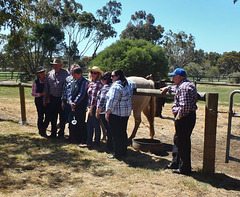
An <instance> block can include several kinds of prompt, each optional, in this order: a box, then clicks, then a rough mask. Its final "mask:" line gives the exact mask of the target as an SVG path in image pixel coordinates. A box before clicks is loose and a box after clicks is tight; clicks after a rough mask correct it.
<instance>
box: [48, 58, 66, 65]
mask: <svg viewBox="0 0 240 197" xmlns="http://www.w3.org/2000/svg"><path fill="white" fill-rule="evenodd" d="M50 64H61V65H63V63H62V60H60V59H57V58H55V59H54V60H53V62H50Z"/></svg>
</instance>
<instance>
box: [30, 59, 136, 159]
mask: <svg viewBox="0 0 240 197" xmlns="http://www.w3.org/2000/svg"><path fill="white" fill-rule="evenodd" d="M51 64H52V65H53V69H52V70H51V71H50V72H49V73H48V74H47V75H46V73H45V69H44V68H43V67H40V68H39V69H38V71H37V79H36V80H35V81H34V83H33V86H32V96H34V97H35V105H36V108H37V112H38V121H37V126H38V130H39V134H40V135H41V136H43V137H49V138H63V137H64V130H65V124H66V123H68V125H69V138H68V141H69V142H71V143H78V144H79V146H80V147H88V148H89V147H92V146H100V138H101V128H100V121H101V122H102V123H103V125H104V128H105V129H106V131H107V149H108V151H111V152H113V155H111V156H109V157H110V158H117V159H121V158H122V157H125V156H127V144H128V142H127V123H128V118H129V116H130V114H131V110H132V105H131V97H132V94H133V89H134V88H136V84H135V83H134V82H132V81H129V80H127V79H126V77H125V76H124V73H123V71H122V70H114V71H112V72H109V71H108V72H105V73H104V72H103V71H102V70H101V69H100V68H99V67H97V66H93V67H92V68H90V69H89V77H88V79H86V78H85V77H84V76H83V71H82V69H81V67H80V66H79V65H77V64H73V65H72V66H71V70H70V72H68V71H67V70H65V69H63V68H62V66H63V64H62V62H61V60H59V59H54V61H53V62H52V63H51ZM86 115H87V121H86ZM58 116H59V120H60V121H59V122H60V123H59V125H60V128H59V131H58V132H57V120H58ZM49 123H51V135H50V136H47V134H46V130H47V127H48V125H49ZM93 137H94V139H93Z"/></svg>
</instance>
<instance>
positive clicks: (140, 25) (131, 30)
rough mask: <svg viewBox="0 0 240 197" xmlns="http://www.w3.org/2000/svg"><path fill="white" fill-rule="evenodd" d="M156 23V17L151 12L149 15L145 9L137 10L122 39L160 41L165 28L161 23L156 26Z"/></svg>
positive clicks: (154, 42) (153, 42)
mask: <svg viewBox="0 0 240 197" xmlns="http://www.w3.org/2000/svg"><path fill="white" fill-rule="evenodd" d="M154 23H155V18H154V16H153V15H152V14H151V13H149V14H148V15H147V14H146V12H145V11H143V10H141V11H138V12H135V14H134V15H132V16H131V20H130V22H129V23H128V24H127V27H126V29H125V30H123V31H122V33H121V35H120V37H121V39H126V38H128V39H131V40H137V39H143V40H147V41H149V42H151V43H152V44H157V43H160V39H161V38H162V37H163V32H164V28H163V27H162V26H161V25H157V26H155V25H154Z"/></svg>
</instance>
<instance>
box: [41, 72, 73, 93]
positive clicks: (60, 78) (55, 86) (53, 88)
mask: <svg viewBox="0 0 240 197" xmlns="http://www.w3.org/2000/svg"><path fill="white" fill-rule="evenodd" d="M68 76H69V72H68V71H67V70H65V69H61V70H60V71H59V72H58V73H56V72H55V70H51V71H49V73H48V74H47V83H45V87H44V90H45V91H46V92H47V93H48V95H52V96H55V97H62V90H63V84H64V82H65V79H66V78H67V77H68Z"/></svg>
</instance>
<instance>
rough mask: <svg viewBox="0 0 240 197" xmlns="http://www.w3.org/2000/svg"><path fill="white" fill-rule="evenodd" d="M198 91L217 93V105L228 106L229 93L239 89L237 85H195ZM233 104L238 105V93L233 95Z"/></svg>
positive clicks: (239, 103)
mask: <svg viewBox="0 0 240 197" xmlns="http://www.w3.org/2000/svg"><path fill="white" fill-rule="evenodd" d="M197 90H198V92H211V93H218V94H219V98H218V100H219V105H225V106H229V102H230V94H231V92H232V91H234V90H240V88H238V87H231V86H214V85H202V84H198V85H197ZM233 103H234V106H238V107H239V106H240V94H235V95H234V97H233Z"/></svg>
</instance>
